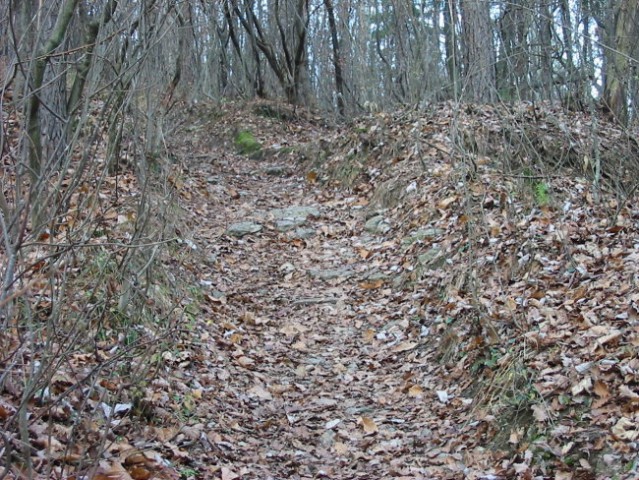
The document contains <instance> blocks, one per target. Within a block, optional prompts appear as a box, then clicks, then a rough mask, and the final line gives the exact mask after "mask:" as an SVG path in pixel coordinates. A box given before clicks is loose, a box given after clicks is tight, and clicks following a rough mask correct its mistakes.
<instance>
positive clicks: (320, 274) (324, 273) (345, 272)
mask: <svg viewBox="0 0 639 480" xmlns="http://www.w3.org/2000/svg"><path fill="white" fill-rule="evenodd" d="M308 274H309V275H310V276H311V277H313V278H319V279H320V280H334V279H336V278H349V277H352V276H353V275H355V272H353V271H352V270H351V269H350V268H335V269H331V270H315V269H314V270H309V271H308Z"/></svg>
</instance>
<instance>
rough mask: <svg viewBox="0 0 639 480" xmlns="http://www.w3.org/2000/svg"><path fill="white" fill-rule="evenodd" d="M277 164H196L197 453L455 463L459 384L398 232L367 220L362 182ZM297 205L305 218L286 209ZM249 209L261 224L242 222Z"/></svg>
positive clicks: (244, 473) (412, 468) (376, 466)
mask: <svg viewBox="0 0 639 480" xmlns="http://www.w3.org/2000/svg"><path fill="white" fill-rule="evenodd" d="M280 167H282V165H281V163H277V162H269V161H268V160H266V161H255V160H250V159H245V158H244V159H243V158H239V157H237V156H234V155H230V156H228V157H224V156H222V157H220V156H211V157H202V158H200V159H199V160H198V161H197V163H196V164H194V165H193V166H192V171H191V172H190V176H189V180H188V181H190V182H194V183H196V184H198V185H200V189H201V190H203V196H204V197H206V199H205V200H206V201H205V202H203V203H202V207H201V210H199V211H195V213H196V215H195V217H194V218H195V220H194V221H195V222H196V223H195V224H194V225H193V231H194V232H196V234H195V235H194V237H193V238H194V242H195V243H196V245H198V247H199V248H202V249H204V250H205V253H204V257H205V260H204V265H202V270H201V272H200V277H201V285H202V289H203V291H204V292H205V299H204V303H205V304H206V305H207V312H206V313H205V314H204V316H205V317H206V318H204V319H203V320H205V322H204V323H206V324H207V327H206V328H203V329H201V330H200V333H201V342H202V351H203V355H202V359H200V361H199V363H198V362H195V365H199V366H198V367H197V368H194V369H193V371H192V372H191V373H192V374H193V375H194V378H193V380H192V385H194V386H195V388H197V389H198V390H199V391H200V392H201V396H202V397H201V399H199V400H198V401H197V402H196V403H197V405H198V406H197V411H196V416H197V417H198V418H200V419H201V420H202V424H200V425H199V430H198V432H199V433H198V435H199V439H198V441H197V442H196V443H199V447H201V449H202V450H203V452H204V453H203V455H202V457H201V460H200V462H201V463H205V464H206V468H208V469H209V472H210V473H211V474H212V475H213V476H217V477H218V478H224V479H231V478H246V479H253V478H255V479H258V478H259V479H288V478H336V479H342V478H343V479H346V478H391V477H393V478H396V477H398V478H456V477H454V475H453V474H451V470H449V469H448V468H446V465H448V466H453V464H454V463H455V462H456V461H457V460H459V459H461V453H462V452H458V451H455V449H456V447H455V445H460V444H463V431H461V430H460V427H458V426H457V423H458V422H457V421H456V419H455V418H454V416H452V415H454V411H455V408H454V407H455V404H456V402H457V399H454V398H447V397H446V385H444V384H443V383H442V381H440V380H438V379H437V377H436V376H435V375H433V372H434V371H435V369H436V365H437V362H436V361H435V358H436V356H437V355H438V350H437V345H432V344H431V343H429V342H428V341H427V340H428V338H429V336H428V331H425V329H424V327H422V325H421V324H420V321H419V318H420V315H421V313H420V311H419V308H418V302H413V301H411V299H410V296H408V298H407V295H406V293H405V292H403V293H399V292H398V291H397V289H396V288H394V286H393V281H394V280H395V279H396V278H397V272H398V271H399V270H400V269H401V266H400V265H395V264H394V263H393V261H392V258H391V259H389V257H388V252H389V251H391V252H392V251H393V250H394V249H398V248H400V245H399V242H398V241H397V240H395V239H393V238H392V237H391V236H385V235H384V234H383V233H382V232H383V229H378V230H373V231H368V230H366V229H365V228H364V227H365V223H366V220H367V219H366V218H365V216H364V210H363V209H362V206H361V202H360V199H359V198H358V197H357V196H356V195H353V196H349V194H348V193H347V192H340V191H338V190H336V191H331V190H327V189H325V188H323V187H319V186H317V184H313V183H309V182H307V181H306V179H305V178H304V177H300V176H298V174H297V172H294V171H292V170H290V167H288V166H286V165H284V167H283V168H280ZM298 206H306V207H312V208H311V209H310V214H309V215H307V216H306V219H305V221H302V219H301V218H299V217H300V216H301V217H303V216H304V215H301V214H299V215H298V214H291V213H290V212H288V213H287V212H284V213H282V212H281V211H278V210H277V209H287V208H289V207H298ZM313 209H316V210H317V211H313ZM306 213H309V212H306ZM242 222H254V223H255V224H258V225H259V226H261V230H260V231H257V232H254V233H250V234H246V235H242V234H236V235H231V234H229V227H233V226H234V224H237V223H242ZM244 226H246V225H244ZM250 227H251V226H250V225H249V229H250ZM253 229H254V230H257V227H254V228H253ZM382 252H384V253H382ZM397 258H401V257H399V256H398V257H397ZM438 392H439V393H438ZM198 395H199V394H198ZM454 470H456V469H455V468H453V469H452V471H454ZM446 472H448V473H446Z"/></svg>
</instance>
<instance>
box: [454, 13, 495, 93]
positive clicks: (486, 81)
mask: <svg viewBox="0 0 639 480" xmlns="http://www.w3.org/2000/svg"><path fill="white" fill-rule="evenodd" d="M461 10H462V26H463V40H464V88H465V89H466V90H467V91H468V93H469V99H470V100H471V101H474V102H481V103H490V102H493V101H494V100H495V98H496V95H495V93H496V84H495V47H494V45H493V28H492V23H491V19H490V4H489V3H488V2H486V1H484V0H462V2H461Z"/></svg>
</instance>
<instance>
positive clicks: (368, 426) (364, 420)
mask: <svg viewBox="0 0 639 480" xmlns="http://www.w3.org/2000/svg"><path fill="white" fill-rule="evenodd" d="M359 423H360V424H361V425H362V428H363V429H364V432H366V433H367V434H369V435H372V434H373V433H377V431H378V428H377V425H376V424H375V422H374V421H373V419H372V418H370V417H360V418H359Z"/></svg>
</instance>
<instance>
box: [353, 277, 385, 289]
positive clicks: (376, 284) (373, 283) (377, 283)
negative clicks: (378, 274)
mask: <svg viewBox="0 0 639 480" xmlns="http://www.w3.org/2000/svg"><path fill="white" fill-rule="evenodd" d="M383 285H384V280H383V279H381V278H378V279H377V280H367V281H365V282H360V284H359V287H360V288H362V289H364V290H376V289H378V288H381V287H382V286H383Z"/></svg>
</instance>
